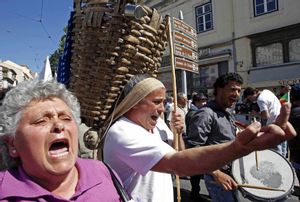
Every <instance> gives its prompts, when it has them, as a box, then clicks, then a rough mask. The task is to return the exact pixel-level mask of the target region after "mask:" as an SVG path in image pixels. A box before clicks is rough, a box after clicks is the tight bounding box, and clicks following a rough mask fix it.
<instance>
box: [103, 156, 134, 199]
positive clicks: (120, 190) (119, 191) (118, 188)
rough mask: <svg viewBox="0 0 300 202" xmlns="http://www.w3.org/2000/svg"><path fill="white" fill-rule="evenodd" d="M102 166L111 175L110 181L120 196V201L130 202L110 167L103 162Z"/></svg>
mask: <svg viewBox="0 0 300 202" xmlns="http://www.w3.org/2000/svg"><path fill="white" fill-rule="evenodd" d="M103 164H104V165H105V166H106V167H107V169H108V170H109V173H110V175H111V179H112V181H113V183H114V185H115V188H116V190H117V192H118V194H119V195H120V197H121V199H122V201H123V202H127V201H131V197H130V196H129V195H128V194H127V192H126V190H125V189H124V187H123V186H122V185H121V183H120V182H119V180H118V178H117V177H116V176H115V174H114V172H113V171H112V169H111V167H110V166H109V165H108V164H106V163H105V162H103Z"/></svg>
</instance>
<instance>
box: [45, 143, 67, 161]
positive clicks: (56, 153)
mask: <svg viewBox="0 0 300 202" xmlns="http://www.w3.org/2000/svg"><path fill="white" fill-rule="evenodd" d="M69 146H70V145H69V142H68V140H67V139H59V140H55V141H54V142H52V143H51V145H50V148H49V155H50V156H51V157H53V158H60V157H63V156H66V155H68V154H69Z"/></svg>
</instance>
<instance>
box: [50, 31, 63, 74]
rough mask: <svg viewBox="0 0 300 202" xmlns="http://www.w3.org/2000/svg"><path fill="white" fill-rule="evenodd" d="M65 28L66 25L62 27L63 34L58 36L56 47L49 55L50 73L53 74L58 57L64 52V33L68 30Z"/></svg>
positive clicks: (56, 66)
mask: <svg viewBox="0 0 300 202" xmlns="http://www.w3.org/2000/svg"><path fill="white" fill-rule="evenodd" d="M67 29H68V28H67V27H65V28H64V32H65V34H64V35H63V36H62V37H61V38H60V41H59V46H58V48H57V49H56V50H55V51H54V53H52V54H51V55H50V57H49V61H50V65H51V69H52V74H54V73H55V72H56V71H57V68H58V62H59V57H60V56H61V55H62V54H63V53H64V47H65V42H66V37H67V34H66V33H67V31H68V30H67Z"/></svg>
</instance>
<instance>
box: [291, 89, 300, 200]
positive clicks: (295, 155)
mask: <svg viewBox="0 0 300 202" xmlns="http://www.w3.org/2000/svg"><path fill="white" fill-rule="evenodd" d="M291 103H292V110H291V116H290V122H291V124H292V125H293V126H294V128H295V130H296V132H297V136H296V137H295V138H293V139H291V140H290V141H289V142H288V143H289V149H290V161H291V163H292V165H293V167H294V169H295V171H296V176H297V178H298V181H300V155H299V154H300V136H299V134H300V83H298V84H295V85H294V86H292V89H291ZM299 199H300V196H299Z"/></svg>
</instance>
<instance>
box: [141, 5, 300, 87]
mask: <svg viewBox="0 0 300 202" xmlns="http://www.w3.org/2000/svg"><path fill="white" fill-rule="evenodd" d="M207 2H209V1H208V0H181V1H174V0H173V1H172V0H167V1H156V0H155V1H151V0H148V1H145V3H146V4H148V5H149V6H153V7H155V8H156V9H158V10H159V11H160V12H161V13H162V14H163V15H165V14H167V13H169V14H170V15H171V16H174V17H178V13H179V10H182V12H183V15H184V21H185V22H186V23H188V24H190V25H191V26H193V27H194V28H196V17H195V16H196V13H195V8H196V7H197V6H199V5H203V4H205V3H207ZM211 2H212V13H213V24H214V25H213V30H210V31H206V32H203V33H198V35H197V36H198V41H197V44H198V52H199V61H198V63H199V69H200V70H199V71H200V72H201V70H203V69H206V70H207V71H206V72H202V76H201V74H200V75H195V76H194V80H189V81H188V82H194V83H195V79H200V80H201V79H207V78H206V77H207V76H205V75H204V74H210V75H209V76H208V77H211V79H213V78H214V77H216V76H219V75H216V72H215V71H209V70H213V69H216V66H218V65H220V63H222V62H226V61H227V62H228V71H230V72H231V71H235V72H238V73H240V74H241V75H242V76H243V78H244V80H245V86H253V87H258V88H269V89H272V90H275V91H276V88H279V86H280V85H281V84H285V83H290V84H292V83H295V82H299V81H300V76H298V75H300V61H294V62H289V61H283V62H282V63H280V64H276V65H274V64H269V65H263V66H260V65H258V66H257V65H256V66H255V64H254V59H255V58H254V54H255V49H254V45H253V44H254V43H253V41H254V40H256V38H255V37H256V35H262V36H264V37H265V39H269V38H272V37H273V35H274V33H280V32H283V31H282V29H285V30H288V31H284V33H283V34H282V36H283V37H286V36H288V37H289V38H292V37H293V36H295V35H297V31H298V28H293V26H294V25H297V24H299V25H300V12H299V8H300V1H298V0H289V1H281V0H278V11H275V12H271V13H268V14H263V15H261V16H254V8H253V2H254V1H253V0H245V1H240V0H223V1H217V0H212V1H211ZM290 27H291V29H290ZM298 33H299V34H300V32H298ZM295 37H296V38H297V37H298V36H295ZM299 38H300V36H299ZM286 40H289V39H286ZM259 43H260V42H259ZM261 43H263V40H262V42H261ZM284 48H286V47H284ZM296 51H297V50H296ZM287 52H288V51H287ZM298 53H299V55H300V50H299V52H298ZM166 54H168V53H166ZM284 57H288V56H286V55H285V56H284ZM163 73H164V74H166V73H167V71H164V72H163ZM203 75H204V76H203ZM165 77H166V76H165ZM202 88H203V86H202ZM192 90H193V89H192ZM208 91H209V92H211V88H210V87H208Z"/></svg>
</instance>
